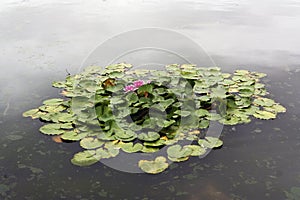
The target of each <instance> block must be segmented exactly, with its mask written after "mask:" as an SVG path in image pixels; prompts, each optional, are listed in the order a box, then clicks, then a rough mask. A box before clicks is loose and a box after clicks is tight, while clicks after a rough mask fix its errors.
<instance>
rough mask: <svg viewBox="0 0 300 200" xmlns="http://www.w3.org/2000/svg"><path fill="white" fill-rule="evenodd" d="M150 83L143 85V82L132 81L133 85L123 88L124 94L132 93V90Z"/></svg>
mask: <svg viewBox="0 0 300 200" xmlns="http://www.w3.org/2000/svg"><path fill="white" fill-rule="evenodd" d="M150 82H151V81H147V82H146V83H145V82H144V81H143V80H137V81H134V82H133V84H130V85H127V86H125V88H124V90H125V92H130V91H134V90H136V89H138V88H139V87H141V86H142V85H145V84H149V83H150Z"/></svg>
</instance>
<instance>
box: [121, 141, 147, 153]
mask: <svg viewBox="0 0 300 200" xmlns="http://www.w3.org/2000/svg"><path fill="white" fill-rule="evenodd" d="M121 148H122V150H123V151H124V152H126V153H135V152H138V151H141V150H142V149H143V145H142V144H140V143H137V144H133V143H132V142H128V143H123V144H121Z"/></svg>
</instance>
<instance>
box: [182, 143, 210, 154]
mask: <svg viewBox="0 0 300 200" xmlns="http://www.w3.org/2000/svg"><path fill="white" fill-rule="evenodd" d="M185 147H187V148H190V149H192V153H191V156H201V155H204V154H205V153H206V149H205V148H203V147H201V146H199V145H186V146H185Z"/></svg>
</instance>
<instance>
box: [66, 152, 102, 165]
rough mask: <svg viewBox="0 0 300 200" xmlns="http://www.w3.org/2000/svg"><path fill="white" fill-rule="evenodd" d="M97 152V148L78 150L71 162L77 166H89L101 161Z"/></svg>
mask: <svg viewBox="0 0 300 200" xmlns="http://www.w3.org/2000/svg"><path fill="white" fill-rule="evenodd" d="M95 154H96V151H95V150H86V151H82V152H78V153H76V154H75V155H74V156H73V158H72V159H71V162H72V164H74V165H77V166H89V165H92V164H95V163H96V162H98V161H99V158H97V157H96V156H95Z"/></svg>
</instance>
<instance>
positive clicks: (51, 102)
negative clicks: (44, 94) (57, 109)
mask: <svg viewBox="0 0 300 200" xmlns="http://www.w3.org/2000/svg"><path fill="white" fill-rule="evenodd" d="M63 102H64V100H63V99H59V98H54V99H48V100H45V101H43V104H44V105H48V106H54V105H55V106H57V105H61V104H62V103H63Z"/></svg>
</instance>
